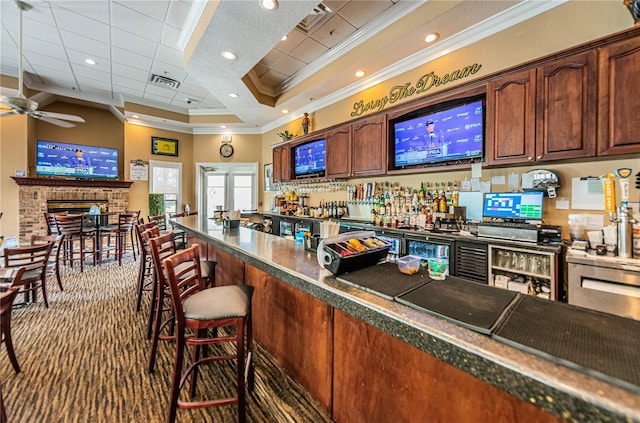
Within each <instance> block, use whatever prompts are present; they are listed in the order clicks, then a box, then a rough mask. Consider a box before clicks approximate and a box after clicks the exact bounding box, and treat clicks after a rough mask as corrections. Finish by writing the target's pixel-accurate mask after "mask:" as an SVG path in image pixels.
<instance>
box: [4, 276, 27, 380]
mask: <svg viewBox="0 0 640 423" xmlns="http://www.w3.org/2000/svg"><path fill="white" fill-rule="evenodd" d="M24 272H25V269H24V268H21V269H19V270H18V273H17V274H16V275H15V280H20V279H21V278H22V275H23V274H24ZM17 295H18V288H17V287H14V286H11V287H9V288H3V289H1V290H0V343H3V344H4V345H5V347H6V348H7V354H8V355H9V361H10V362H11V365H12V366H13V370H14V371H15V372H16V373H20V363H18V358H17V357H16V352H15V349H14V348H13V338H12V337H11V313H12V311H13V302H14V300H15V299H16V296H17Z"/></svg>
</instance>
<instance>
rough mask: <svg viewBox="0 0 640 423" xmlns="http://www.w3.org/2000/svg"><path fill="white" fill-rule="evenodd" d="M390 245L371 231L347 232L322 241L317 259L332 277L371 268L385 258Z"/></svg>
mask: <svg viewBox="0 0 640 423" xmlns="http://www.w3.org/2000/svg"><path fill="white" fill-rule="evenodd" d="M390 247H391V244H389V243H388V242H386V241H383V240H381V239H379V238H377V237H376V234H375V232H373V231H356V232H347V233H344V234H341V235H337V236H334V237H329V238H325V239H323V240H322V241H321V242H320V244H319V245H318V251H317V257H318V263H319V264H320V265H321V266H324V267H325V268H327V269H329V271H330V272H331V273H333V274H334V275H339V274H341V273H344V272H352V271H354V270H358V269H362V268H363V267H368V266H373V265H374V264H377V263H378V262H380V261H381V260H384V259H385V258H386V257H387V254H388V252H389V248H390Z"/></svg>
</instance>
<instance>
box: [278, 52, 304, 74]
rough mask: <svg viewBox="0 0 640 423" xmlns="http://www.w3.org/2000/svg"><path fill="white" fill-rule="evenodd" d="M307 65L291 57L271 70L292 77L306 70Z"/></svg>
mask: <svg viewBox="0 0 640 423" xmlns="http://www.w3.org/2000/svg"><path fill="white" fill-rule="evenodd" d="M304 66H305V63H304V62H301V61H300V60H298V59H296V58H293V57H291V56H284V57H283V58H282V59H281V60H280V61H279V62H278V63H276V64H275V65H274V66H272V67H271V70H274V71H276V72H280V73H282V74H284V75H287V76H291V75H293V74H294V73H296V72H298V71H299V70H300V69H302V68H304Z"/></svg>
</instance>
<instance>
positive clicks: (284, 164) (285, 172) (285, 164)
mask: <svg viewBox="0 0 640 423" xmlns="http://www.w3.org/2000/svg"><path fill="white" fill-rule="evenodd" d="M290 151H291V148H290V146H288V145H283V146H282V147H280V169H281V173H280V180H281V181H282V182H287V181H290V180H291V154H290Z"/></svg>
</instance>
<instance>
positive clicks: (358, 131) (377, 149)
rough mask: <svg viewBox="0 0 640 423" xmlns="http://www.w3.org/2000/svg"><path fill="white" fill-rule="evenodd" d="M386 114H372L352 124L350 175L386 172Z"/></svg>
mask: <svg viewBox="0 0 640 423" xmlns="http://www.w3.org/2000/svg"><path fill="white" fill-rule="evenodd" d="M386 129H387V125H386V115H379V116H373V117H371V118H367V119H363V120H361V121H358V122H356V123H354V124H353V125H352V131H353V132H352V137H353V145H352V155H351V156H352V159H351V168H352V176H363V175H382V174H384V173H386V170H387V169H386V162H387V146H386V140H387V136H386Z"/></svg>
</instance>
